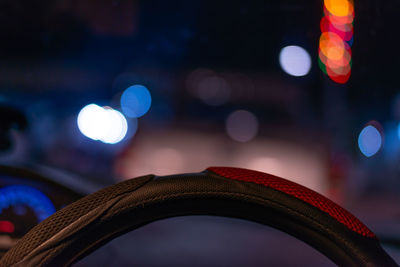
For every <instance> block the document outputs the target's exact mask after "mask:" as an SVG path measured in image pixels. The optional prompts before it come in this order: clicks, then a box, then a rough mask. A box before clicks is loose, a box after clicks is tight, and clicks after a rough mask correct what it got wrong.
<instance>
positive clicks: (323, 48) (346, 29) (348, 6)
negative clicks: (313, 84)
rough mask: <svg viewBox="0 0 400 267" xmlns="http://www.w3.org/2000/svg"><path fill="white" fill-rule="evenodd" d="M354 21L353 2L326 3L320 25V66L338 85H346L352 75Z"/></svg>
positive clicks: (326, 0) (345, 0) (350, 0)
mask: <svg viewBox="0 0 400 267" xmlns="http://www.w3.org/2000/svg"><path fill="white" fill-rule="evenodd" d="M353 20H354V4H353V1H352V0H325V1H324V17H323V18H322V19H321V23H320V28H321V37H320V40H319V49H318V55H319V62H320V63H319V65H320V68H321V70H322V71H323V72H324V73H325V74H327V75H328V76H329V78H330V79H331V80H332V81H334V82H336V83H341V84H344V83H346V82H347V81H348V80H349V78H350V75H351V65H352V64H351V62H352V60H351V47H350V46H351V42H352V39H353V34H354V28H353ZM348 42H349V43H348Z"/></svg>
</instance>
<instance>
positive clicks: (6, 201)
mask: <svg viewBox="0 0 400 267" xmlns="http://www.w3.org/2000/svg"><path fill="white" fill-rule="evenodd" d="M16 205H25V206H28V207H30V208H31V209H32V210H33V211H34V212H35V215H36V218H37V220H38V223H40V222H41V221H43V220H44V219H46V218H47V217H49V216H50V215H52V214H53V213H54V212H56V209H55V207H54V205H53V203H52V202H51V200H50V199H49V198H48V197H47V196H46V195H45V194H43V193H42V192H40V191H39V190H37V189H35V188H33V187H30V186H25V185H10V186H5V187H2V188H0V214H1V213H2V212H3V209H6V208H8V207H10V206H16Z"/></svg>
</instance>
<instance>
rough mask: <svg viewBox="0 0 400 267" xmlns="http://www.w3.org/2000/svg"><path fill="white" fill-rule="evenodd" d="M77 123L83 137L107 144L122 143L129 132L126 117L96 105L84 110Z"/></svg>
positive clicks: (86, 107)
mask: <svg viewBox="0 0 400 267" xmlns="http://www.w3.org/2000/svg"><path fill="white" fill-rule="evenodd" d="M77 123H78V128H79V130H80V131H81V133H82V134H83V135H85V136H86V137H88V138H90V139H93V140H99V141H102V142H103V143H107V144H116V143H118V142H120V141H121V140H122V139H124V137H125V135H126V133H127V131H128V123H127V121H126V119H125V117H124V115H122V114H121V113H120V112H119V111H117V110H114V109H112V108H109V107H105V108H103V107H100V106H98V105H96V104H90V105H87V106H85V107H84V108H82V110H81V111H80V112H79V114H78V119H77Z"/></svg>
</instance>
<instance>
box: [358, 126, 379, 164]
mask: <svg viewBox="0 0 400 267" xmlns="http://www.w3.org/2000/svg"><path fill="white" fill-rule="evenodd" d="M381 146H382V135H381V133H380V132H379V131H378V130H377V129H376V128H375V127H374V126H372V125H368V126H366V127H365V128H364V129H363V130H362V131H361V133H360V135H359V137H358V147H359V148H360V151H361V153H363V154H364V155H365V156H366V157H372V156H373V155H375V154H376V153H377V152H378V151H379V149H380V148H381Z"/></svg>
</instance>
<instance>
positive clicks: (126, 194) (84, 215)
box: [0, 167, 397, 266]
mask: <svg viewBox="0 0 400 267" xmlns="http://www.w3.org/2000/svg"><path fill="white" fill-rule="evenodd" d="M182 215H216V216H227V217H235V218H242V219H247V220H251V221H255V222H259V223H262V224H266V225H270V226H272V227H274V228H277V229H280V230H282V231H285V232H287V233H288V234H290V235H292V236H295V237H297V238H299V239H301V240H303V241H304V242H306V243H308V244H310V245H311V246H313V247H314V248H315V249H317V250H319V251H320V252H322V253H323V254H325V255H326V256H327V257H329V258H330V259H331V260H332V261H334V262H335V263H337V264H338V265H341V266H397V265H396V263H395V262H394V261H393V260H392V259H391V258H390V256H388V255H387V254H386V252H385V251H384V250H383V249H382V248H381V246H380V244H379V242H378V240H377V238H376V237H375V235H374V234H373V233H372V231H371V230H369V229H368V228H367V227H366V226H365V225H364V224H362V223H361V222H360V221H359V220H358V219H356V218H355V217H354V216H353V215H351V214H350V213H349V212H348V211H346V210H344V209H343V208H341V207H339V206H338V205H336V204H335V203H333V202H332V201H330V200H328V199H327V198H325V197H323V196H321V195H319V194H318V193H316V192H314V191H312V190H310V189H307V188H305V187H303V186H300V185H298V184H295V183H292V182H289V181H287V180H284V179H282V178H278V177H275V176H272V175H268V174H265V173H261V172H255V171H250V170H245V169H238V168H226V167H211V168H208V169H207V170H206V171H204V172H201V173H195V174H182V175H173V176H165V177H156V176H153V175H150V176H144V177H140V178H136V179H132V180H129V181H126V182H123V183H120V184H117V185H113V186H110V187H107V188H105V189H103V190H100V191H98V192H96V193H94V194H91V195H89V196H87V197H84V198H82V199H81V200H78V201H77V202H74V203H73V204H71V205H69V206H67V207H66V208H64V209H62V210H60V211H59V212H57V213H55V214H54V215H52V216H51V217H49V218H48V219H46V220H45V221H43V222H42V223H41V224H39V225H38V226H36V227H34V228H33V229H32V230H31V231H30V232H29V233H28V234H26V235H25V236H24V237H23V238H22V239H21V240H20V242H18V243H17V245H16V246H15V247H13V248H12V249H11V250H10V251H9V252H8V253H7V254H6V255H5V256H4V257H3V258H2V259H1V260H0V266H53V265H54V266H64V265H70V264H71V263H73V262H75V261H77V260H78V259H80V258H82V257H84V256H85V255H87V254H89V253H90V252H91V251H93V250H94V249H96V248H98V247H99V246H101V245H103V244H104V243H106V242H108V241H110V240H112V239H113V238H115V237H117V236H120V235H122V234H124V233H126V232H129V231H131V230H134V229H135V228H138V227H140V226H142V225H144V224H147V223H150V222H152V221H155V220H159V219H163V218H168V217H174V216H182ZM233 234H234V233H233Z"/></svg>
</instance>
